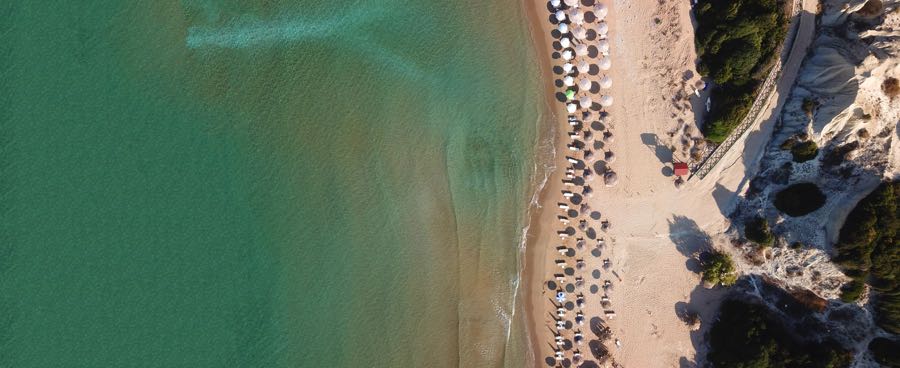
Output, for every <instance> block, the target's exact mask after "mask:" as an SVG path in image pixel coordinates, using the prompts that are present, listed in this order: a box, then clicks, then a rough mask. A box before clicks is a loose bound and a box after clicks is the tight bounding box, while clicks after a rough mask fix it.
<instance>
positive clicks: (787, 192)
mask: <svg viewBox="0 0 900 368" xmlns="http://www.w3.org/2000/svg"><path fill="white" fill-rule="evenodd" d="M823 205H825V194H824V193H822V191H821V190H819V187H818V186H816V185H815V184H813V183H799V184H794V185H791V186H789V187H787V188H784V189H783V190H781V191H780V192H778V194H776V195H775V208H777V209H778V210H779V211H781V212H784V213H785V214H787V215H788V216H791V217H800V216H804V215H807V214H809V213H810V212H813V211H815V210H817V209H819V208H821V207H822V206H823Z"/></svg>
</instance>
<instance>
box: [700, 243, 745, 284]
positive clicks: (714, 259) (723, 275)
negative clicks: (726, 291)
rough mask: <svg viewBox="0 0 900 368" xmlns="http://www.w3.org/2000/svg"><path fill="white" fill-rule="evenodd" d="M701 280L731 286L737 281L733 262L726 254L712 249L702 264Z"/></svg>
mask: <svg viewBox="0 0 900 368" xmlns="http://www.w3.org/2000/svg"><path fill="white" fill-rule="evenodd" d="M702 266H703V281H705V282H708V283H710V284H712V285H719V284H721V285H722V286H731V285H734V283H735V282H736V281H737V275H736V274H735V271H734V262H732V261H731V257H730V256H729V255H728V254H725V253H723V252H719V251H712V253H711V254H710V255H709V257H708V259H706V260H705V262H703V264H702Z"/></svg>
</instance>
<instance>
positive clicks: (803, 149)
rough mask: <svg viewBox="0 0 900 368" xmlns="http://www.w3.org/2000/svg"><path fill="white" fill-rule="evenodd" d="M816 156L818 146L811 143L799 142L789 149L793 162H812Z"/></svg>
mask: <svg viewBox="0 0 900 368" xmlns="http://www.w3.org/2000/svg"><path fill="white" fill-rule="evenodd" d="M818 154H819V146H817V145H816V142H813V141H805V142H800V143H797V144H795V145H793V146H792V147H791V155H792V156H794V162H797V163H800V162H806V161H809V160H812V159H814V158H816V155H818Z"/></svg>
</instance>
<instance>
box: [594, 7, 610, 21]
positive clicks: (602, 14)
mask: <svg viewBox="0 0 900 368" xmlns="http://www.w3.org/2000/svg"><path fill="white" fill-rule="evenodd" d="M607 13H609V9H607V8H606V5H604V4H601V3H597V5H594V15H596V16H597V19H603V18H606V14H607Z"/></svg>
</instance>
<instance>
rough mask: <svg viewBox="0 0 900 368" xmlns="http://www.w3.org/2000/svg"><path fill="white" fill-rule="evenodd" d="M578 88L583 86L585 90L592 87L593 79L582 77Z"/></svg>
mask: <svg viewBox="0 0 900 368" xmlns="http://www.w3.org/2000/svg"><path fill="white" fill-rule="evenodd" d="M578 88H581V89H583V90H585V91H587V90H589V89H591V81H590V80H588V79H587V78H581V80H579V81H578Z"/></svg>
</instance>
